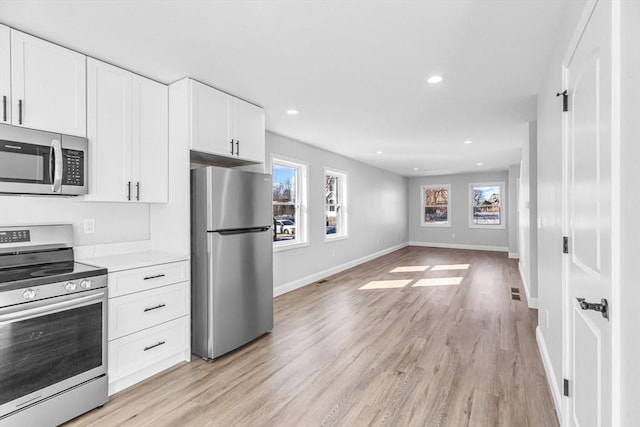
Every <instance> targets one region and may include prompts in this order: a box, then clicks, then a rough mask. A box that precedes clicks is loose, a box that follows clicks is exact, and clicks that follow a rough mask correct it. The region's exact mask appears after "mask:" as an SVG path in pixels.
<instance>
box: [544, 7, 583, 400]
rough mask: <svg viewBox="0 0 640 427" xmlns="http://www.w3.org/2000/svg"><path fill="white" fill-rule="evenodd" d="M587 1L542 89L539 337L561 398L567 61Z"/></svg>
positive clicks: (561, 41)
mask: <svg viewBox="0 0 640 427" xmlns="http://www.w3.org/2000/svg"><path fill="white" fill-rule="evenodd" d="M584 3H585V2H584V1H574V2H568V3H567V8H566V10H565V15H564V18H563V20H562V22H563V25H562V26H561V28H560V31H559V33H558V34H557V36H556V45H555V49H554V50H553V52H552V54H551V56H550V58H549V62H548V64H547V68H546V70H545V73H544V76H543V79H542V83H541V86H540V89H539V91H538V97H537V102H538V118H537V121H538V126H537V132H538V135H537V136H538V137H537V144H538V147H537V157H538V158H537V176H538V179H537V185H538V189H537V196H538V197H537V217H538V220H539V221H540V227H539V228H538V251H537V253H538V268H537V271H538V333H539V335H540V339H541V343H542V347H543V349H542V351H543V354H546V357H547V358H548V359H547V360H546V361H545V362H546V364H547V373H548V374H549V377H550V381H551V382H552V384H553V386H552V391H554V393H556V396H555V397H556V399H561V397H560V396H559V395H557V394H558V393H559V391H560V390H562V327H563V325H562V99H561V98H559V97H556V92H559V91H561V90H562V89H563V88H562V58H563V56H564V54H565V52H566V50H567V48H568V45H569V41H570V39H571V37H572V36H573V33H574V31H575V29H576V25H577V23H578V19H579V17H580V14H581V13H582V8H583V7H584Z"/></svg>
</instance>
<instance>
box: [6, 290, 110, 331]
mask: <svg viewBox="0 0 640 427" xmlns="http://www.w3.org/2000/svg"><path fill="white" fill-rule="evenodd" d="M104 296H105V294H104V292H100V293H96V294H92V295H87V296H83V297H80V298H74V299H71V300H66V301H61V302H55V303H53V304H46V305H42V306H40V307H34V308H26V309H25V308H22V307H21V305H20V306H18V307H17V308H16V307H15V306H14V307H11V309H12V310H11V311H10V312H7V313H2V312H0V326H4V325H8V324H9V323H15V322H20V321H22V320H28V319H32V318H34V317H40V316H46V315H48V314H54V313H59V312H61V311H65V310H72V309H74V308H80V307H84V306H86V305H91V304H95V303H96V302H101V301H103V300H104ZM21 308H22V309H21Z"/></svg>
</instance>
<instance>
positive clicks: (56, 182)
mask: <svg viewBox="0 0 640 427" xmlns="http://www.w3.org/2000/svg"><path fill="white" fill-rule="evenodd" d="M51 154H52V157H53V172H51V171H49V173H50V174H52V175H53V179H52V180H51V191H53V192H54V193H59V192H60V190H61V188H62V172H63V170H62V169H63V163H62V160H63V159H62V144H61V143H60V141H59V140H57V139H54V140H52V141H51ZM49 161H50V162H51V159H50V160H49Z"/></svg>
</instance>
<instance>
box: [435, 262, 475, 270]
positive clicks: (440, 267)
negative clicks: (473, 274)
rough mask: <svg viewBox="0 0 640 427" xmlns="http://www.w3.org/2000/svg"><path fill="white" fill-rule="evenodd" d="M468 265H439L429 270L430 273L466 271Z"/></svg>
mask: <svg viewBox="0 0 640 427" xmlns="http://www.w3.org/2000/svg"><path fill="white" fill-rule="evenodd" d="M468 269H469V264H441V265H434V266H433V267H432V268H431V271H441V270H468Z"/></svg>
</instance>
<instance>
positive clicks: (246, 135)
mask: <svg viewBox="0 0 640 427" xmlns="http://www.w3.org/2000/svg"><path fill="white" fill-rule="evenodd" d="M233 107H234V108H233V113H234V114H233V117H234V120H233V128H234V135H235V139H236V142H237V144H236V155H237V156H238V157H240V158H241V159H247V160H252V161H254V162H259V163H263V162H264V156H265V147H264V110H263V109H262V108H260V107H257V106H255V105H253V104H249V103H248V102H246V101H243V100H241V99H237V98H234V99H233Z"/></svg>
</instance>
